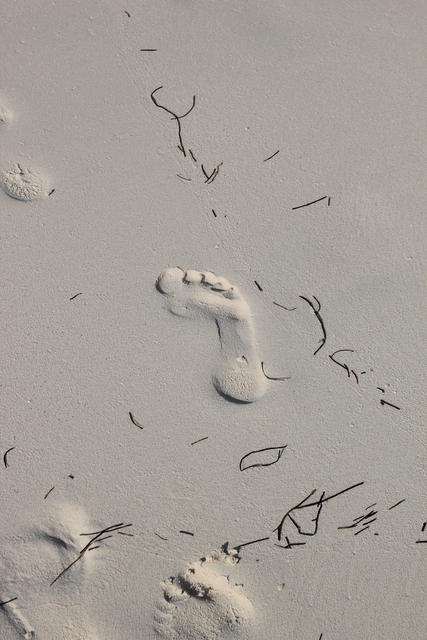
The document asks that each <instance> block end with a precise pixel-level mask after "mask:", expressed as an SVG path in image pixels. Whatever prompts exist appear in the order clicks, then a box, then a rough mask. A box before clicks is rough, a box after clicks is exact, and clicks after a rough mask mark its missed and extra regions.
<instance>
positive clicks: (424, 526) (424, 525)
mask: <svg viewBox="0 0 427 640" xmlns="http://www.w3.org/2000/svg"><path fill="white" fill-rule="evenodd" d="M426 526H427V522H424V524H423V528H422V529H421V531H424V529H425V528H426Z"/></svg>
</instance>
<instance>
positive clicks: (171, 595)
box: [154, 546, 254, 640]
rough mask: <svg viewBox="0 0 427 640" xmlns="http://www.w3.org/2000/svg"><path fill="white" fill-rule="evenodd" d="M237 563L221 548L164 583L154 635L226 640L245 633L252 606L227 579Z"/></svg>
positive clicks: (183, 639) (170, 639) (235, 555)
mask: <svg viewBox="0 0 427 640" xmlns="http://www.w3.org/2000/svg"><path fill="white" fill-rule="evenodd" d="M239 560H240V558H239V555H238V553H237V551H236V550H235V549H232V550H229V549H228V548H227V546H224V547H223V548H222V549H220V550H218V551H214V552H213V553H212V554H210V555H209V556H207V557H206V558H202V559H201V560H199V561H198V562H194V563H193V564H191V565H190V566H189V567H187V568H186V569H183V570H182V571H180V572H179V573H178V575H177V576H176V577H172V578H169V579H168V580H166V581H165V582H164V583H163V585H162V586H163V598H162V600H161V601H160V602H159V604H158V606H157V610H156V613H155V615H154V629H155V631H156V632H157V633H158V634H159V635H160V636H161V637H162V638H165V639H166V640H216V639H217V638H220V639H221V640H225V639H226V638H234V637H236V636H240V635H241V634H242V633H244V632H245V631H247V630H248V623H249V622H250V621H251V620H253V617H254V612H253V606H252V603H251V602H250V601H249V600H248V598H247V597H246V595H245V594H244V592H243V590H242V588H241V587H240V586H236V585H234V584H233V583H232V582H231V579H230V578H229V577H228V575H227V574H228V571H229V570H230V569H231V568H232V567H233V566H234V565H235V564H236V563H237V562H239Z"/></svg>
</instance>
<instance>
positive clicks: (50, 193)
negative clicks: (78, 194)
mask: <svg viewBox="0 0 427 640" xmlns="http://www.w3.org/2000/svg"><path fill="white" fill-rule="evenodd" d="M52 193H55V189H51V190H50V191H49V193H48V194H47V195H48V196H51V195H52Z"/></svg>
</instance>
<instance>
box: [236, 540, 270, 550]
mask: <svg viewBox="0 0 427 640" xmlns="http://www.w3.org/2000/svg"><path fill="white" fill-rule="evenodd" d="M264 540H270V537H267V538H258V540H251V541H250V542H244V543H243V544H238V545H236V546H235V547H233V548H234V549H238V550H240V549H242V547H247V546H249V545H250V544H255V543H257V542H264Z"/></svg>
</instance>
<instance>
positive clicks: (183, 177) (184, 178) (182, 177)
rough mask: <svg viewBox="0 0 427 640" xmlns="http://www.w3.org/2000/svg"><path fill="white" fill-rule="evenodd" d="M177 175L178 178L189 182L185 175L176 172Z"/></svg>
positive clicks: (189, 179)
mask: <svg viewBox="0 0 427 640" xmlns="http://www.w3.org/2000/svg"><path fill="white" fill-rule="evenodd" d="M176 175H177V176H178V178H181V180H185V181H186V182H191V178H186V177H185V176H181V175H180V174H179V173H177V174H176Z"/></svg>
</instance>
